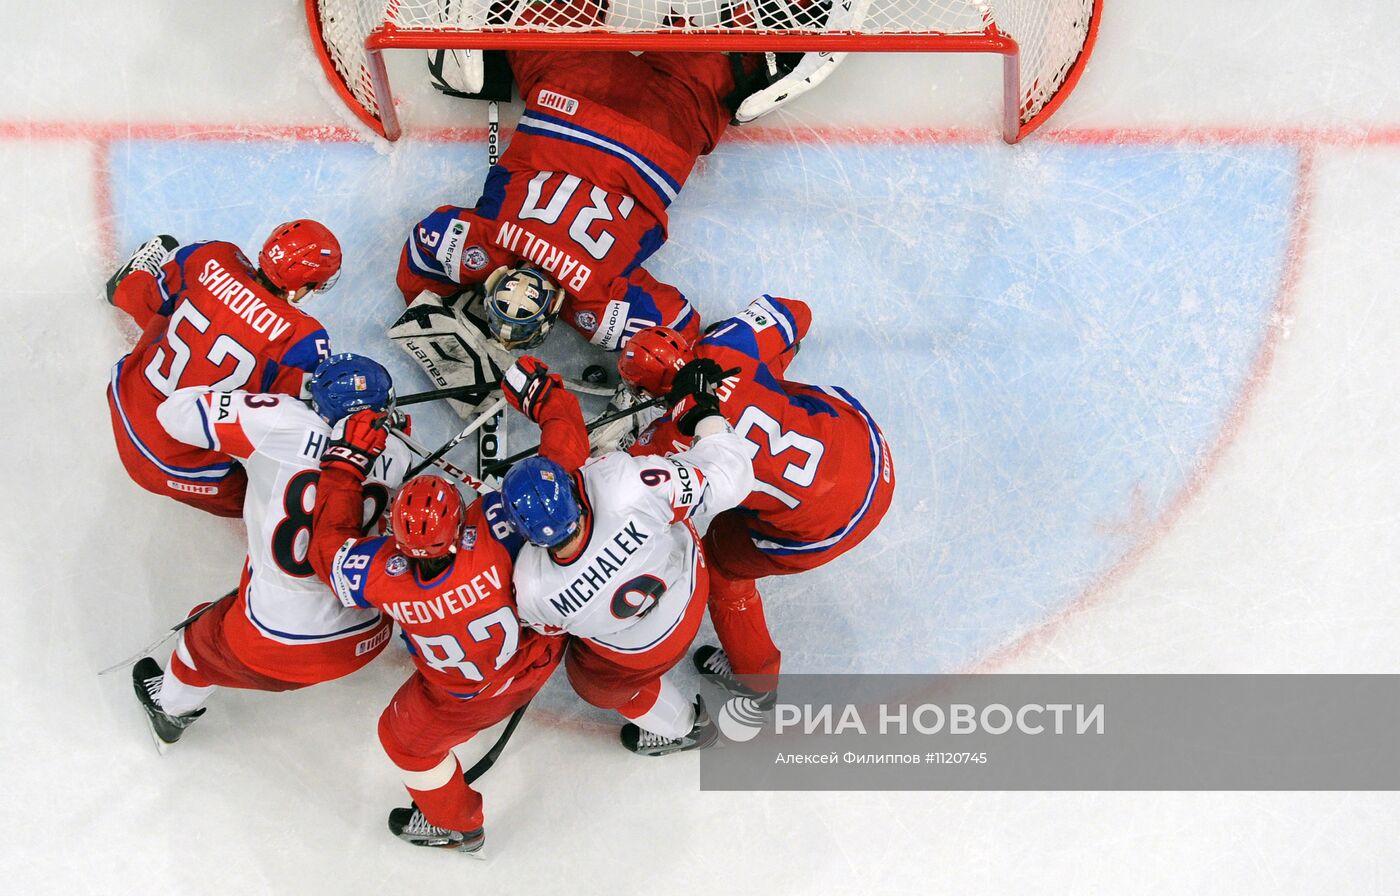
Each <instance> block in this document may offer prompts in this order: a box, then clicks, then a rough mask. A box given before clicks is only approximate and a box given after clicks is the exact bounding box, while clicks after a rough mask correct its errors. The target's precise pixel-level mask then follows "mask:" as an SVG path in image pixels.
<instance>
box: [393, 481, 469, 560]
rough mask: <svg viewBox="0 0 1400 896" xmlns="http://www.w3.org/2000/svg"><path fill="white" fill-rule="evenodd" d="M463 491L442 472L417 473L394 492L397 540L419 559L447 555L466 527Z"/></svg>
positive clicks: (400, 547)
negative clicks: (432, 473) (442, 475)
mask: <svg viewBox="0 0 1400 896" xmlns="http://www.w3.org/2000/svg"><path fill="white" fill-rule="evenodd" d="M463 509H464V508H463V505H462V493H461V492H459V491H457V487H456V486H455V485H453V484H452V483H450V482H448V481H447V480H446V479H443V478H442V477H441V476H432V475H427V476H416V477H414V478H413V479H410V480H409V481H408V482H406V483H404V487H403V488H401V489H399V493H398V494H397V495H396V496H394V506H393V508H392V510H391V511H390V519H391V520H392V521H393V526H394V543H395V544H396V545H398V548H399V550H400V551H401V552H402V553H404V554H407V555H408V556H410V557H414V558H416V559H419V560H430V559H432V558H434V557H443V556H446V555H447V554H448V553H449V552H451V551H454V550H456V548H457V536H458V534H459V533H460V532H461V530H462V514H463Z"/></svg>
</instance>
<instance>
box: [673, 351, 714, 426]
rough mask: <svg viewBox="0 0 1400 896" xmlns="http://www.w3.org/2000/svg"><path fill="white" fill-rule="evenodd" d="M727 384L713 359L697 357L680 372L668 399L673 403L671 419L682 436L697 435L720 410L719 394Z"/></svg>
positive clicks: (678, 371)
mask: <svg viewBox="0 0 1400 896" xmlns="http://www.w3.org/2000/svg"><path fill="white" fill-rule="evenodd" d="M723 382H724V368H722V367H720V366H719V364H717V363H716V362H715V361H713V360H711V359H710V358H696V359H695V360H694V361H691V362H690V363H689V364H687V365H685V366H684V367H682V368H681V369H680V370H677V371H676V378H675V379H674V380H672V382H671V391H670V394H668V395H667V396H666V397H667V400H668V401H669V402H670V404H671V419H672V420H675V421H676V428H677V429H679V430H680V431H681V435H684V436H687V437H689V436H693V435H695V426H696V424H698V423H699V422H700V421H701V420H704V419H705V418H706V417H712V416H715V415H716V414H718V413H719V412H720V410H719V396H718V395H716V394H715V393H716V392H717V391H718V390H719V387H720V384H721V383H723Z"/></svg>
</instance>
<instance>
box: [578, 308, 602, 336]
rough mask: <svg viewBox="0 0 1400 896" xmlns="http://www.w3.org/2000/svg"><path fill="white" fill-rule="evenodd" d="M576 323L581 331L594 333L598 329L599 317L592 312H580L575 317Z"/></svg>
mask: <svg viewBox="0 0 1400 896" xmlns="http://www.w3.org/2000/svg"><path fill="white" fill-rule="evenodd" d="M574 323H576V324H578V325H579V327H580V328H581V329H584V330H587V331H588V332H590V333H592V332H593V331H594V330H596V329H598V315H596V314H594V313H593V312H592V311H580V312H579V313H578V314H575V315H574Z"/></svg>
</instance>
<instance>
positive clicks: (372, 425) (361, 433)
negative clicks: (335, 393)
mask: <svg viewBox="0 0 1400 896" xmlns="http://www.w3.org/2000/svg"><path fill="white" fill-rule="evenodd" d="M383 421H384V416H383V415H382V414H381V413H379V412H378V411H371V410H363V411H359V412H357V413H356V414H354V415H353V416H351V417H350V418H349V419H348V420H346V421H345V429H344V430H343V431H342V432H341V434H340V438H338V439H332V440H331V443H330V444H329V445H327V446H326V450H325V451H324V452H322V454H321V469H322V470H328V469H331V468H332V467H336V468H339V469H342V470H346V471H349V472H351V473H354V474H355V475H356V476H358V477H359V478H360V479H364V478H365V477H366V476H368V475H369V471H370V468H371V467H373V466H374V461H375V459H376V458H378V457H379V455H380V454H382V453H383V452H384V446H385V444H386V443H387V441H388V433H387V432H386V431H385V428H384V423H383Z"/></svg>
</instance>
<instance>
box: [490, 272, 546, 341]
mask: <svg viewBox="0 0 1400 896" xmlns="http://www.w3.org/2000/svg"><path fill="white" fill-rule="evenodd" d="M563 305H564V290H562V289H560V288H559V287H558V286H557V285H555V283H554V281H552V280H550V279H549V277H548V275H546V274H545V273H544V272H543V271H541V270H540V269H539V268H537V267H534V266H533V265H520V266H518V267H500V268H497V269H496V270H495V271H493V272H492V273H491V276H490V277H488V278H487V279H486V296H485V306H486V325H487V328H488V329H489V330H490V331H491V335H492V336H494V337H495V338H496V341H497V342H499V343H501V345H504V346H505V347H506V348H509V349H525V348H534V347H535V346H537V345H539V344H540V343H541V342H544V339H545V337H546V336H548V335H549V330H550V328H551V327H552V326H554V321H555V320H556V319H558V317H559V309H560V308H561V307H563Z"/></svg>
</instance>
